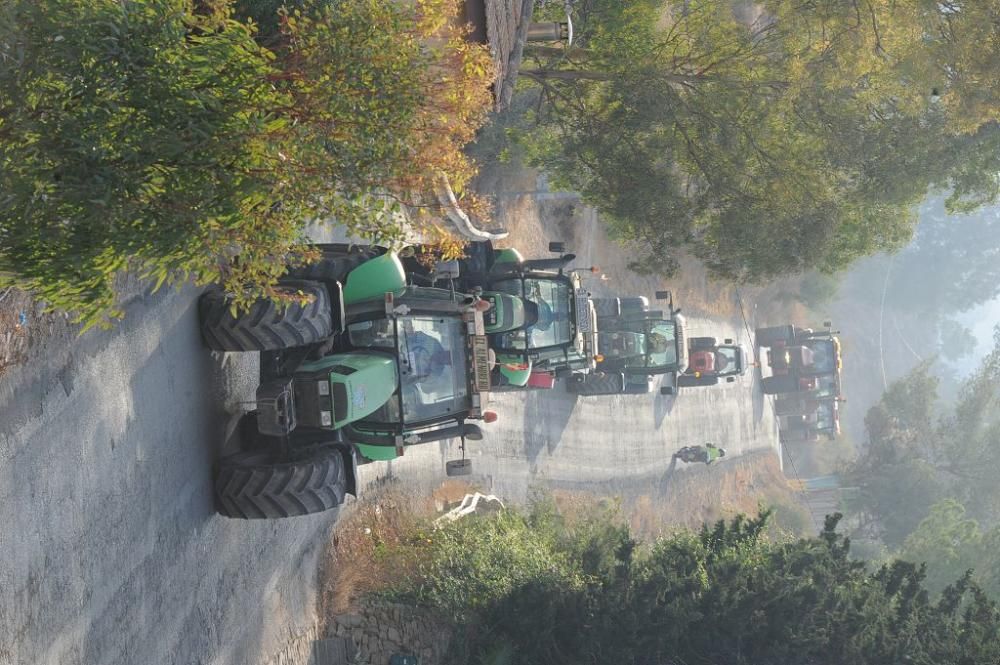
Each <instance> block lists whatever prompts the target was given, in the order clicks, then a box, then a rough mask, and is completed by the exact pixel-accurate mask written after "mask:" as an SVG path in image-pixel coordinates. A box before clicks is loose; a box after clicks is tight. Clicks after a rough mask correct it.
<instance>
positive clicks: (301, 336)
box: [198, 279, 333, 351]
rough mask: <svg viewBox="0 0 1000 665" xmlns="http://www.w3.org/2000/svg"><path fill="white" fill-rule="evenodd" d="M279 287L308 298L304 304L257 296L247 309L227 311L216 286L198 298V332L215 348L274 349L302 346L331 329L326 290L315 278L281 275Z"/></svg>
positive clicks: (225, 299)
mask: <svg viewBox="0 0 1000 665" xmlns="http://www.w3.org/2000/svg"><path fill="white" fill-rule="evenodd" d="M278 285H279V287H280V288H283V289H287V290H290V291H293V292H301V293H303V294H305V295H307V296H310V297H311V298H312V302H308V303H306V304H304V305H302V304H298V303H290V304H287V305H286V304H285V303H280V304H279V303H276V302H274V301H272V300H267V299H263V298H262V299H260V300H258V301H257V302H255V303H254V304H253V305H251V306H250V309H249V310H247V311H242V312H237V314H236V316H233V314H232V311H230V300H229V298H227V297H226V294H225V293H224V292H223V291H222V290H221V289H218V288H213V289H210V290H209V291H206V292H205V293H204V294H203V295H202V296H201V299H200V300H199V301H198V313H199V315H200V318H201V335H202V338H203V339H204V341H205V345H206V346H208V348H210V349H213V350H215V351H276V350H278V349H289V348H292V347H296V346H306V345H308V344H312V343H314V342H318V341H320V340H322V339H325V338H327V337H329V336H330V334H331V332H332V331H333V321H332V313H331V311H330V294H329V293H328V292H327V290H326V287H325V286H323V285H322V284H320V283H318V282H310V281H303V280H294V279H283V280H281V282H279V284H278Z"/></svg>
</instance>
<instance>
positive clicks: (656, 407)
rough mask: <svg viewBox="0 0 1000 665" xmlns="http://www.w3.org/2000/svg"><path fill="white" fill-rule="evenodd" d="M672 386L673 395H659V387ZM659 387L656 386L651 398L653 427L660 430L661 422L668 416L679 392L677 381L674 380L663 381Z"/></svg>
mask: <svg viewBox="0 0 1000 665" xmlns="http://www.w3.org/2000/svg"><path fill="white" fill-rule="evenodd" d="M669 385H672V386H674V394H673V395H661V394H660V386H669ZM660 386H656V393H655V394H654V396H653V426H654V427H656V429H660V426H661V425H663V420H664V419H665V418H666V417H667V416H669V415H670V413H671V412H672V411H673V410H674V406H675V405H676V403H677V398H678V397H679V393H680V390H679V389H678V388H677V381H676V380H674V379H664V380H663V383H661V384H660Z"/></svg>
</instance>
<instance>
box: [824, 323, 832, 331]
mask: <svg viewBox="0 0 1000 665" xmlns="http://www.w3.org/2000/svg"><path fill="white" fill-rule="evenodd" d="M823 327H824V328H826V329H827V330H829V329H830V328H832V327H833V321H824V322H823Z"/></svg>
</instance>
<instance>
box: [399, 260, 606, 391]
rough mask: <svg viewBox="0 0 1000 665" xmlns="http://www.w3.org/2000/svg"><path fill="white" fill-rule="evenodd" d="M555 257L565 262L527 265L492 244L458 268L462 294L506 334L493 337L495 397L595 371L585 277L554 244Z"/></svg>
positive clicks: (416, 269) (593, 322) (417, 267)
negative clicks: (484, 307)
mask: <svg viewBox="0 0 1000 665" xmlns="http://www.w3.org/2000/svg"><path fill="white" fill-rule="evenodd" d="M549 251H551V252H553V253H555V254H558V255H559V256H558V257H557V258H551V259H525V258H524V257H523V256H522V255H521V253H520V252H519V251H518V250H516V249H513V248H508V249H497V248H495V247H494V246H493V244H492V243H491V242H489V241H486V242H477V243H471V244H470V245H469V247H468V249H467V252H468V255H467V256H466V257H465V258H463V259H461V260H460V261H459V267H460V272H461V277H460V278H459V280H458V281H457V284H458V286H459V288H460V289H462V290H464V291H466V292H470V293H477V294H479V295H480V296H481V297H482V298H483V299H484V300H486V301H488V302H490V303H491V304H492V305H493V307H492V308H491V309H490V310H489V311H487V313H486V314H485V317H486V322H487V325H490V324H495V325H497V326H498V327H502V328H503V332H497V333H495V334H492V335H491V336H490V346H491V348H492V349H493V351H494V352H495V354H496V366H495V367H494V369H493V386H494V390H497V389H499V390H503V389H509V388H522V387H537V388H551V387H552V386H553V384H554V382H555V380H556V379H557V378H562V377H565V376H569V375H571V374H574V373H585V372H589V371H591V370H593V368H594V367H595V366H596V362H597V360H596V356H597V346H598V341H597V315H596V313H595V311H594V307H593V305H592V304H591V302H590V294H589V293H587V292H586V291H585V290H584V289H583V286H582V283H581V279H580V276H579V275H578V274H577V272H576V271H575V270H568V269H567V266H568V265H569V264H570V263H571V262H572V261H573V259H575V258H576V257H575V256H574V255H573V254H566V253H565V248H564V247H563V244H562V243H559V242H553V243H549ZM406 265H407V267H408V268H410V270H411V272H412V273H415V274H416V273H420V272H421V271H426V268H425V267H424V266H425V265H426V264H425V262H422V261H420V260H419V259H418V258H417V257H414V258H411V259H408V260H407V264H406ZM424 277H425V279H429V277H430V276H429V275H426V274H425V275H424ZM428 283H433V282H432V281H429V282H428ZM518 308H520V309H518Z"/></svg>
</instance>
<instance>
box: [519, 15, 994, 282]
mask: <svg viewBox="0 0 1000 665" xmlns="http://www.w3.org/2000/svg"><path fill="white" fill-rule="evenodd" d="M761 4H762V7H763V10H764V14H763V16H762V17H760V18H759V19H757V20H756V21H755V22H754V23H752V24H751V25H749V26H747V25H744V24H742V23H740V22H739V21H738V20H737V19H736V18H735V17H734V14H733V12H732V10H731V8H730V6H729V3H722V2H715V1H713V0H694V1H691V0H688V1H684V2H681V1H680V0H676V1H674V0H657V1H654V0H646V1H645V2H640V3H627V4H625V5H623V4H622V3H617V2H612V1H610V0H592V1H591V2H589V3H586V4H585V11H584V12H582V16H581V17H580V22H581V23H582V27H581V29H580V33H579V37H578V40H577V43H578V44H579V46H578V47H576V48H574V49H570V50H569V51H566V52H560V53H558V54H553V53H552V52H551V51H550V50H548V49H540V50H536V51H535V53H534V55H535V58H534V65H533V66H527V67H526V68H525V69H523V70H522V74H523V75H524V77H525V78H526V79H527V80H528V81H529V82H530V83H531V84H533V85H535V86H537V87H538V88H539V89H540V90H541V92H542V95H543V97H542V100H543V104H542V106H541V108H540V111H539V114H538V118H537V119H538V122H539V128H538V129H537V130H536V131H533V132H529V133H528V134H527V135H526V136H525V138H524V143H525V144H526V146H527V148H528V150H529V154H530V157H531V159H533V160H534V162H535V163H536V164H538V165H540V166H543V167H545V168H547V169H549V170H550V171H552V172H553V173H554V174H555V175H556V177H557V183H559V184H561V185H563V186H567V187H572V188H575V189H577V190H579V191H580V192H582V193H583V195H584V196H585V197H586V198H587V199H588V200H589V201H590V202H592V203H593V204H594V205H596V206H598V207H599V208H600V209H601V210H602V212H603V213H604V214H605V216H606V217H607V218H608V219H609V220H610V222H611V224H612V225H613V228H614V229H615V230H616V231H617V233H618V234H619V235H620V236H621V237H623V238H625V239H628V240H634V241H639V242H641V243H642V244H643V245H645V246H646V247H648V250H647V251H646V253H645V254H644V255H643V256H641V257H640V258H639V260H638V263H639V264H640V265H641V266H643V267H646V268H649V269H665V270H667V271H668V272H669V271H670V270H671V269H673V268H675V267H676V265H677V264H676V252H677V251H678V250H679V249H681V248H686V249H688V250H690V251H693V252H694V253H695V254H696V255H697V256H699V257H700V258H702V259H703V260H704V261H705V262H706V263H707V265H708V266H709V268H710V269H711V270H712V272H713V273H714V274H716V275H717V276H721V277H726V278H735V279H741V280H751V281H753V280H762V279H767V278H770V277H774V276H777V275H781V274H784V273H787V272H798V271H802V270H805V269H808V268H818V269H820V270H824V271H827V272H833V271H835V270H837V269H838V268H840V267H843V266H845V265H846V264H847V263H849V262H850V261H851V260H853V259H854V258H856V257H858V256H861V255H864V254H870V253H874V252H876V251H884V250H893V249H897V248H899V247H901V246H902V245H903V244H905V242H906V241H907V240H908V239H909V237H910V235H911V233H912V227H913V223H914V216H913V213H912V206H913V205H914V204H915V203H916V202H917V201H919V200H920V199H921V198H922V197H923V196H924V195H925V194H926V192H927V191H928V188H930V187H940V186H946V185H949V184H952V185H954V187H955V204H956V205H958V204H959V203H960V202H973V201H974V202H976V203H979V202H982V201H983V200H992V198H995V196H996V194H997V189H996V188H997V184H996V181H995V179H993V178H990V177H989V176H982V174H983V173H995V172H997V171H998V170H1000V157H998V153H997V152H996V151H995V150H992V146H995V145H996V143H997V141H998V140H1000V138H998V136H1000V127H998V125H997V123H995V122H994V120H995V118H994V115H995V114H994V112H993V111H992V110H991V108H990V103H992V101H993V95H994V94H995V93H993V92H984V91H979V90H976V89H974V86H973V85H972V83H971V82H972V81H974V80H975V79H976V77H977V76H980V75H981V76H983V77H987V78H988V77H990V76H993V74H991V73H987V71H988V67H989V66H990V64H991V63H992V62H993V58H994V57H995V50H996V49H995V47H993V46H988V47H984V46H983V45H984V44H994V42H992V41H990V40H986V41H983V38H984V35H985V34H986V33H988V32H989V30H990V28H989V27H984V25H985V26H990V25H992V23H991V22H990V21H989V20H988V19H989V16H990V12H991V11H995V7H994V3H992V2H991V3H978V4H977V6H976V8H975V9H972V8H970V7H968V3H965V4H963V5H962V9H961V11H957V10H954V9H948V8H947V7H946V5H945V4H941V3H933V4H932V3H896V2H891V1H890V0H863V1H861V2H855V3H839V2H825V1H824V2H818V3H817V2H802V1H800V0H771V1H769V2H764V3H761ZM981 5H985V7H982V6H981ZM977 49H978V52H977ZM935 91H937V92H938V93H939V94H937V95H935V94H933V93H934V92H935ZM969 160H971V161H975V162H976V165H977V168H976V169H975V170H972V169H969V168H968V167H967V164H966V162H967V161H969ZM979 169H984V170H979ZM977 174H978V175H977ZM637 244H638V243H637Z"/></svg>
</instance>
